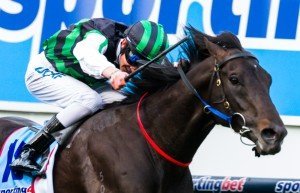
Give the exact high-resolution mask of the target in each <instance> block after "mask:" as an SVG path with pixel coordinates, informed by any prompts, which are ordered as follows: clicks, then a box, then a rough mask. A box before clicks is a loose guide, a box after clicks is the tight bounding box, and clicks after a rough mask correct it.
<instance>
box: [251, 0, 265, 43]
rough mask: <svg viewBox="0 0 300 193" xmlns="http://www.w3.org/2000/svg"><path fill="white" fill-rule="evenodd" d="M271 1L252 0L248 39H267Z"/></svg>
mask: <svg viewBox="0 0 300 193" xmlns="http://www.w3.org/2000/svg"><path fill="white" fill-rule="evenodd" d="M270 4H271V1H261V0H252V1H251V5H250V10H249V18H248V26H247V33H246V36H247V37H260V38H262V37H266V35H267V27H268V21H269V14H270Z"/></svg>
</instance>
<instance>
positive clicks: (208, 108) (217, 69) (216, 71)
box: [177, 52, 258, 146]
mask: <svg viewBox="0 0 300 193" xmlns="http://www.w3.org/2000/svg"><path fill="white" fill-rule="evenodd" d="M238 58H245V59H255V60H256V61H257V62H258V59H257V58H256V57H255V56H253V55H252V54H250V53H248V52H241V53H236V54H233V55H230V56H227V57H225V58H224V59H223V60H222V61H221V62H219V63H217V62H215V66H214V73H213V75H212V78H211V80H213V79H214V78H215V77H217V81H216V86H217V87H220V86H221V88H222V92H223V96H224V99H225V100H224V106H225V108H226V109H229V108H230V104H229V102H228V101H227V99H226V95H225V92H224V88H223V86H222V82H221V78H220V71H221V70H222V68H223V67H224V66H225V65H226V64H227V63H228V62H229V61H231V60H234V59H238ZM177 70H178V72H179V74H180V77H181V79H182V81H183V82H184V84H185V86H186V87H187V88H188V89H189V90H190V91H191V92H192V93H193V94H194V95H195V96H196V97H197V98H198V99H199V100H200V102H201V103H202V105H203V111H204V112H205V113H207V114H212V115H214V116H215V117H217V118H220V119H222V120H223V121H225V122H226V123H227V124H228V125H229V126H230V127H231V128H233V121H235V120H238V119H240V120H241V121H242V124H241V127H240V128H239V131H238V132H239V134H240V138H241V142H242V143H243V144H245V145H251V146H253V145H254V144H248V143H245V142H244V141H243V140H242V137H245V134H246V133H250V132H252V131H251V129H250V128H249V127H247V123H246V119H245V117H244V116H243V115H242V114H241V113H239V112H232V113H231V115H227V114H225V113H224V112H221V111H220V110H218V109H216V108H214V107H213V106H211V105H210V104H208V103H207V102H206V101H205V100H204V99H203V98H202V97H201V95H200V94H199V93H198V91H197V90H196V89H195V88H194V87H193V85H192V84H191V83H190V81H189V80H188V79H187V77H186V75H185V73H184V71H183V70H182V68H181V65H178V67H177ZM211 82H212V81H211ZM210 87H211V86H209V89H210V90H211V88H210ZM233 129H234V128H233ZM254 146H255V145H254Z"/></svg>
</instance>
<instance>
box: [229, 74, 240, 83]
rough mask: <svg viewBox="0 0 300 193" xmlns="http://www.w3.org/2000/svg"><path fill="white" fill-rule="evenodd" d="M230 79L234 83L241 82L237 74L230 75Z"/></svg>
mask: <svg viewBox="0 0 300 193" xmlns="http://www.w3.org/2000/svg"><path fill="white" fill-rule="evenodd" d="M229 80H230V82H231V83H232V84H234V85H236V84H239V79H238V78H237V77H236V76H230V77H229Z"/></svg>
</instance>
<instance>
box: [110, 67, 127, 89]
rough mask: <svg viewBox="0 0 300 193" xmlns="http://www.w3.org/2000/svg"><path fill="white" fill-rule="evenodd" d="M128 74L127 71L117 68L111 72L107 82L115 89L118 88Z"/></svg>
mask: <svg viewBox="0 0 300 193" xmlns="http://www.w3.org/2000/svg"><path fill="white" fill-rule="evenodd" d="M127 76H128V73H127V72H123V71H121V70H118V71H116V72H114V73H112V74H111V76H110V79H109V82H110V84H111V86H112V87H113V89H115V90H119V89H120V88H122V87H123V86H124V85H125V84H126V82H125V78H126V77H127Z"/></svg>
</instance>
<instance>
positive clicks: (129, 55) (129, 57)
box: [125, 47, 142, 67]
mask: <svg viewBox="0 0 300 193" xmlns="http://www.w3.org/2000/svg"><path fill="white" fill-rule="evenodd" d="M125 58H126V61H127V63H128V64H130V65H131V66H134V67H138V66H140V65H141V64H140V63H138V62H137V61H138V60H141V59H142V58H141V57H140V56H138V55H136V54H134V53H133V52H132V51H131V49H130V48H129V47H127V48H126V49H125Z"/></svg>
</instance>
